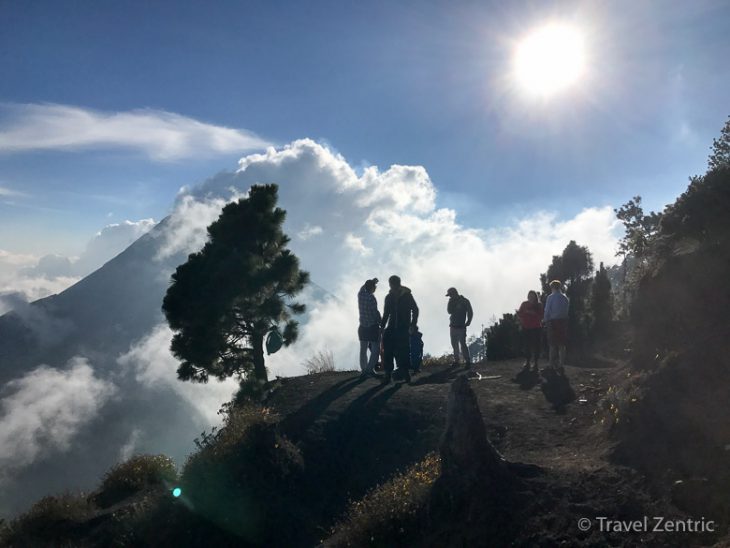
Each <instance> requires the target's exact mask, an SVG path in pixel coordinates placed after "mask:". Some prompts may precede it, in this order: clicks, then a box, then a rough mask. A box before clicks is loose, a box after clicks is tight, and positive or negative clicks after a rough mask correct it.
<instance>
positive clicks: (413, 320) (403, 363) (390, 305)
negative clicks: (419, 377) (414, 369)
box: [382, 276, 418, 383]
mask: <svg viewBox="0 0 730 548" xmlns="http://www.w3.org/2000/svg"><path fill="white" fill-rule="evenodd" d="M388 284H389V285H390V292H389V293H388V294H387V295H386V296H385V304H384V305H383V323H382V328H383V368H384V369H385V377H384V378H383V382H384V383H389V382H390V380H391V376H392V374H393V360H394V359H395V363H396V364H397V365H398V374H399V375H400V376H401V377H402V378H403V380H404V381H405V382H410V381H411V375H410V373H409V372H408V368H409V366H410V359H409V353H410V340H409V334H410V330H411V327H415V326H416V325H418V305H417V304H416V300H415V299H414V298H413V294H412V293H411V290H410V289H408V288H407V287H404V286H403V285H401V280H400V278H399V277H398V276H391V277H390V278H389V279H388Z"/></svg>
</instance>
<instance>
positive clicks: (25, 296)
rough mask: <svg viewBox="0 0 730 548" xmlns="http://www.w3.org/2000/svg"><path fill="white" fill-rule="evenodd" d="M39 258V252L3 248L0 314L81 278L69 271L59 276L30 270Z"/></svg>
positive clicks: (1, 255)
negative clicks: (18, 251)
mask: <svg viewBox="0 0 730 548" xmlns="http://www.w3.org/2000/svg"><path fill="white" fill-rule="evenodd" d="M39 260H40V259H39V258H38V257H36V256H35V255H31V254H27V253H11V252H9V251H4V250H2V249H0V315H1V314H4V313H5V312H7V311H8V310H10V309H11V308H13V307H14V306H15V305H17V304H21V303H24V302H25V301H33V300H36V299H41V298H43V297H47V296H48V295H51V294H53V293H57V292H59V291H62V290H64V289H66V288H67V287H68V286H69V285H71V284H73V283H74V282H76V281H77V280H78V278H77V277H75V276H71V275H69V274H67V273H59V272H57V274H58V276H47V275H45V274H43V273H27V272H26V271H27V270H28V269H32V268H34V267H35V266H36V265H37V264H38V261H39Z"/></svg>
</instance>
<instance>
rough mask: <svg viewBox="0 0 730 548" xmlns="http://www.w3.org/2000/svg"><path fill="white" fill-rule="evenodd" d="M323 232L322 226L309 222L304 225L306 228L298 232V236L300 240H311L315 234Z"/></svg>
mask: <svg viewBox="0 0 730 548" xmlns="http://www.w3.org/2000/svg"><path fill="white" fill-rule="evenodd" d="M320 234H322V227H321V226H317V225H314V226H312V225H310V224H309V223H306V224H305V225H304V228H302V230H300V231H299V232H297V238H299V239H300V240H309V239H310V238H314V237H315V236H319V235H320Z"/></svg>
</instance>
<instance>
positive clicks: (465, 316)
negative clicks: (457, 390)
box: [446, 287, 474, 369]
mask: <svg viewBox="0 0 730 548" xmlns="http://www.w3.org/2000/svg"><path fill="white" fill-rule="evenodd" d="M446 296H447V297H448V298H449V303H448V304H447V305H446V311H447V312H448V313H449V332H450V335H451V346H452V348H453V349H454V363H453V364H452V365H451V366H452V367H457V366H458V365H459V347H461V354H462V356H463V357H464V364H465V365H466V367H467V369H468V368H470V367H471V356H469V347H468V346H467V345H466V328H467V327H469V326H470V325H471V320H472V318H473V317H474V311H473V310H472V308H471V303H470V302H469V299H467V298H466V297H464V296H463V295H459V292H458V291H457V290H456V288H455V287H450V288H449V289H448V291H446Z"/></svg>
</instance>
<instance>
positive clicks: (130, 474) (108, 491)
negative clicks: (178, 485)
mask: <svg viewBox="0 0 730 548" xmlns="http://www.w3.org/2000/svg"><path fill="white" fill-rule="evenodd" d="M175 481H177V468H176V467H175V463H174V461H173V460H172V459H171V458H170V457H167V456H165V455H137V456H134V457H132V458H131V459H129V460H127V461H125V462H123V463H121V464H117V465H116V466H114V467H113V468H111V469H110V470H109V471H108V472H107V473H106V475H105V476H104V479H103V481H102V483H101V487H100V488H99V492H98V493H97V494H96V495H95V497H94V498H95V501H96V503H97V504H98V505H99V506H101V507H102V508H107V507H109V506H111V505H113V504H115V503H117V502H119V501H121V500H124V499H125V498H126V497H128V496H129V495H132V494H134V493H137V492H139V491H141V490H143V489H145V488H146V487H149V486H153V485H169V484H171V483H174V482H175Z"/></svg>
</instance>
